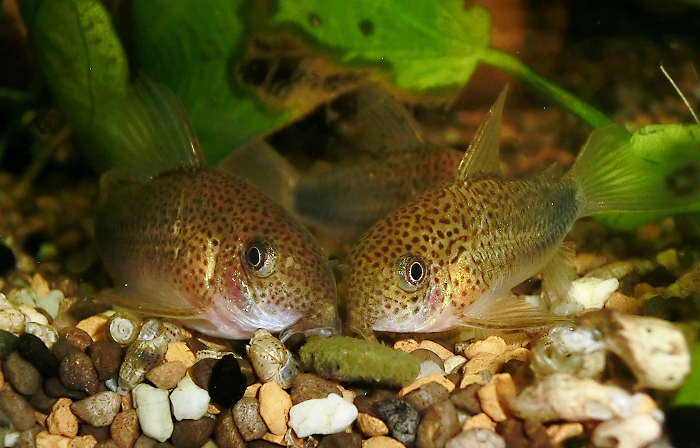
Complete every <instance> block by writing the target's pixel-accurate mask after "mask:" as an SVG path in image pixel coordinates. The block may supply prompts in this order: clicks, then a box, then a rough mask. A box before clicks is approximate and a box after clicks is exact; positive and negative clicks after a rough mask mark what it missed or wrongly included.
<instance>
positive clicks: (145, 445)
mask: <svg viewBox="0 0 700 448" xmlns="http://www.w3.org/2000/svg"><path fill="white" fill-rule="evenodd" d="M157 444H158V441H157V440H154V439H151V438H150V437H148V436H144V435H143V434H141V435H140V436H139V438H138V439H136V443H134V448H153V447H154V446H156V445H157Z"/></svg>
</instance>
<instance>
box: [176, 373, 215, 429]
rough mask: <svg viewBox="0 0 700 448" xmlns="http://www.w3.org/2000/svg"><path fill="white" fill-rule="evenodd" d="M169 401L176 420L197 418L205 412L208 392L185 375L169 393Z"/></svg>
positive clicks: (207, 404) (207, 403)
mask: <svg viewBox="0 0 700 448" xmlns="http://www.w3.org/2000/svg"><path fill="white" fill-rule="evenodd" d="M170 402H171V403H172V410H173V417H175V419H176V420H178V421H179V420H185V419H187V420H198V419H200V418H202V417H203V416H204V414H206V413H207V407H208V406H209V393H208V392H207V391H206V390H204V389H202V388H201V387H199V386H197V385H196V384H194V381H192V378H190V377H189V376H185V377H184V378H182V379H181V380H180V382H179V383H178V384H177V387H176V388H175V390H173V391H172V393H171V394H170Z"/></svg>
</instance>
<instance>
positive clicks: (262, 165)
mask: <svg viewBox="0 0 700 448" xmlns="http://www.w3.org/2000/svg"><path fill="white" fill-rule="evenodd" d="M217 168H218V169H220V170H222V171H225V172H228V173H232V174H234V175H236V176H238V177H240V178H242V179H246V180H248V181H249V182H251V183H252V184H253V185H255V186H256V187H258V189H259V190H261V191H262V192H263V193H265V194H266V195H268V196H269V197H270V198H271V199H273V200H274V201H275V202H277V203H278V204H280V205H282V206H283V207H284V208H286V209H287V210H289V211H292V212H293V211H294V210H293V201H292V196H293V191H294V189H295V188H296V186H297V184H298V182H299V178H300V175H299V172H298V171H297V170H296V168H294V167H293V166H292V164H291V163H289V161H288V160H287V159H285V158H284V156H282V154H280V153H279V152H277V151H276V150H275V149H274V148H273V147H272V146H271V145H270V144H269V143H267V142H266V141H265V140H264V139H262V138H259V139H255V140H253V141H252V142H250V143H248V144H246V145H244V146H242V147H240V148H238V149H237V150H235V151H234V152H232V153H231V154H229V155H228V156H226V157H225V158H224V159H223V160H221V162H219V164H218V165H217Z"/></svg>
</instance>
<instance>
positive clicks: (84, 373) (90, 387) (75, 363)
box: [58, 351, 99, 395]
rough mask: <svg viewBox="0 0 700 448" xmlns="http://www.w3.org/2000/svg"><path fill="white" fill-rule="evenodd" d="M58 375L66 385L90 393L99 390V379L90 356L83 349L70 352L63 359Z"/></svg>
mask: <svg viewBox="0 0 700 448" xmlns="http://www.w3.org/2000/svg"><path fill="white" fill-rule="evenodd" d="M58 376H59V378H60V380H61V382H62V383H63V384H65V386H66V387H68V388H69V389H73V390H82V391H84V392H85V393H87V394H88V395H93V394H95V393H96V392H97V388H98V386H99V380H98V379H97V372H95V366H94V365H93V364H92V361H91V360H90V357H89V356H88V355H86V354H85V353H83V352H81V351H75V352H72V353H69V354H68V355H67V356H66V357H65V358H63V360H62V361H61V364H60V367H59V372H58Z"/></svg>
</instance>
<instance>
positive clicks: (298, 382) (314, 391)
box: [289, 373, 340, 404]
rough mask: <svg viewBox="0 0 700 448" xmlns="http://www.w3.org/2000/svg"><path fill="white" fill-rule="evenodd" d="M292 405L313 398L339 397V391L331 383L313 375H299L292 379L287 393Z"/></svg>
mask: <svg viewBox="0 0 700 448" xmlns="http://www.w3.org/2000/svg"><path fill="white" fill-rule="evenodd" d="M289 394H290V396H291V397H292V404H299V403H301V402H302V401H306V400H312V399H314V398H326V397H327V396H328V394H337V395H340V389H338V386H337V385H335V384H334V383H333V382H331V381H328V380H325V379H323V378H321V377H319V376H318V375H314V374H313V373H300V374H298V375H297V376H296V378H294V381H293V382H292V388H291V390H290V391H289Z"/></svg>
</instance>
